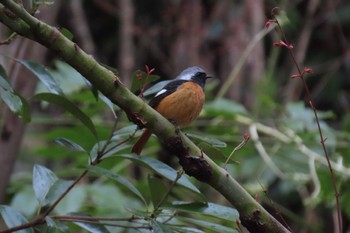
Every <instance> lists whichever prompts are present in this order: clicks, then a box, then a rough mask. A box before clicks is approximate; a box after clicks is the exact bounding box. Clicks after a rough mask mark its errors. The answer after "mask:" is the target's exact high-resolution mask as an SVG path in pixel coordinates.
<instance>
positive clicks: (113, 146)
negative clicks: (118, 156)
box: [90, 139, 131, 161]
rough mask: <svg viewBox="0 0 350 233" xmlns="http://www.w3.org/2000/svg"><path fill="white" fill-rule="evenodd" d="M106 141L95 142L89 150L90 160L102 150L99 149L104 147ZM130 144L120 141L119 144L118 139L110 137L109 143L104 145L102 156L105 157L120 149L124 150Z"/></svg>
mask: <svg viewBox="0 0 350 233" xmlns="http://www.w3.org/2000/svg"><path fill="white" fill-rule="evenodd" d="M106 143H107V141H106V140H103V141H99V142H98V143H96V144H95V145H94V146H93V148H92V149H91V151H90V160H91V161H94V160H95V159H96V158H97V156H99V154H100V153H101V152H102V151H101V150H102V149H103V148H104V146H105V144H106ZM130 147H131V145H130V144H125V143H122V144H120V143H119V142H118V141H116V140H114V139H112V141H110V142H109V144H108V145H107V146H106V148H105V150H104V151H103V158H104V159H105V158H107V157H109V156H111V155H113V154H115V153H117V152H119V151H121V150H124V149H126V148H130Z"/></svg>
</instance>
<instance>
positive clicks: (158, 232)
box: [150, 220, 174, 233]
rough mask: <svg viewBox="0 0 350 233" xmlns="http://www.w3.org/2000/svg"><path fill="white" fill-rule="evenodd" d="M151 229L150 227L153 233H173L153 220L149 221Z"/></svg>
mask: <svg viewBox="0 0 350 233" xmlns="http://www.w3.org/2000/svg"><path fill="white" fill-rule="evenodd" d="M150 223H151V227H152V231H153V232H155V233H172V232H174V231H172V230H171V229H170V228H169V227H168V226H166V225H164V224H162V223H160V222H157V221H155V220H151V222H150Z"/></svg>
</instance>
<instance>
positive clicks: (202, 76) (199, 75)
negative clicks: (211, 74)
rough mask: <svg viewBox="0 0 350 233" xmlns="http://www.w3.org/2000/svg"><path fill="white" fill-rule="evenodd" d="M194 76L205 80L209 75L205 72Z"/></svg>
mask: <svg viewBox="0 0 350 233" xmlns="http://www.w3.org/2000/svg"><path fill="white" fill-rule="evenodd" d="M194 76H195V77H198V78H205V77H206V76H207V74H206V73H204V72H197V73H196V74H195V75H194Z"/></svg>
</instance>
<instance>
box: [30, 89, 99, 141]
mask: <svg viewBox="0 0 350 233" xmlns="http://www.w3.org/2000/svg"><path fill="white" fill-rule="evenodd" d="M32 99H36V100H43V101H46V102H49V103H52V104H55V105H58V106H60V107H62V108H63V109H64V110H66V111H68V112H70V113H71V114H72V115H73V116H75V117H76V118H77V119H79V120H80V121H81V123H83V124H84V125H85V126H86V128H88V129H89V130H90V132H91V133H92V134H93V135H94V136H95V138H96V139H97V138H98V136H97V131H96V128H95V126H94V124H93V123H92V121H91V119H90V118H89V117H88V116H87V115H86V114H85V113H84V112H82V111H81V110H80V109H79V108H78V107H77V106H76V105H74V104H73V103H72V102H71V101H70V100H68V99H67V98H65V97H64V96H60V95H56V94H51V93H39V94H37V95H35V96H33V97H32Z"/></svg>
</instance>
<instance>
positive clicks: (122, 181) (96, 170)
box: [88, 166, 147, 205]
mask: <svg viewBox="0 0 350 233" xmlns="http://www.w3.org/2000/svg"><path fill="white" fill-rule="evenodd" d="M88 170H89V171H91V172H94V173H96V174H100V175H104V176H106V177H108V178H110V179H113V180H115V181H117V182H118V183H119V184H121V185H123V186H124V187H125V188H127V189H128V190H129V191H131V192H132V193H134V194H135V195H136V196H137V197H138V198H140V199H141V200H142V201H143V203H144V204H145V205H147V203H146V200H145V199H144V197H143V196H142V194H141V193H140V191H139V190H138V189H137V188H136V187H135V186H134V185H133V184H132V183H131V182H130V181H129V180H128V179H126V178H125V177H123V176H120V175H118V174H115V173H113V172H111V171H110V170H107V169H104V168H102V167H97V166H89V167H88Z"/></svg>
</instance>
